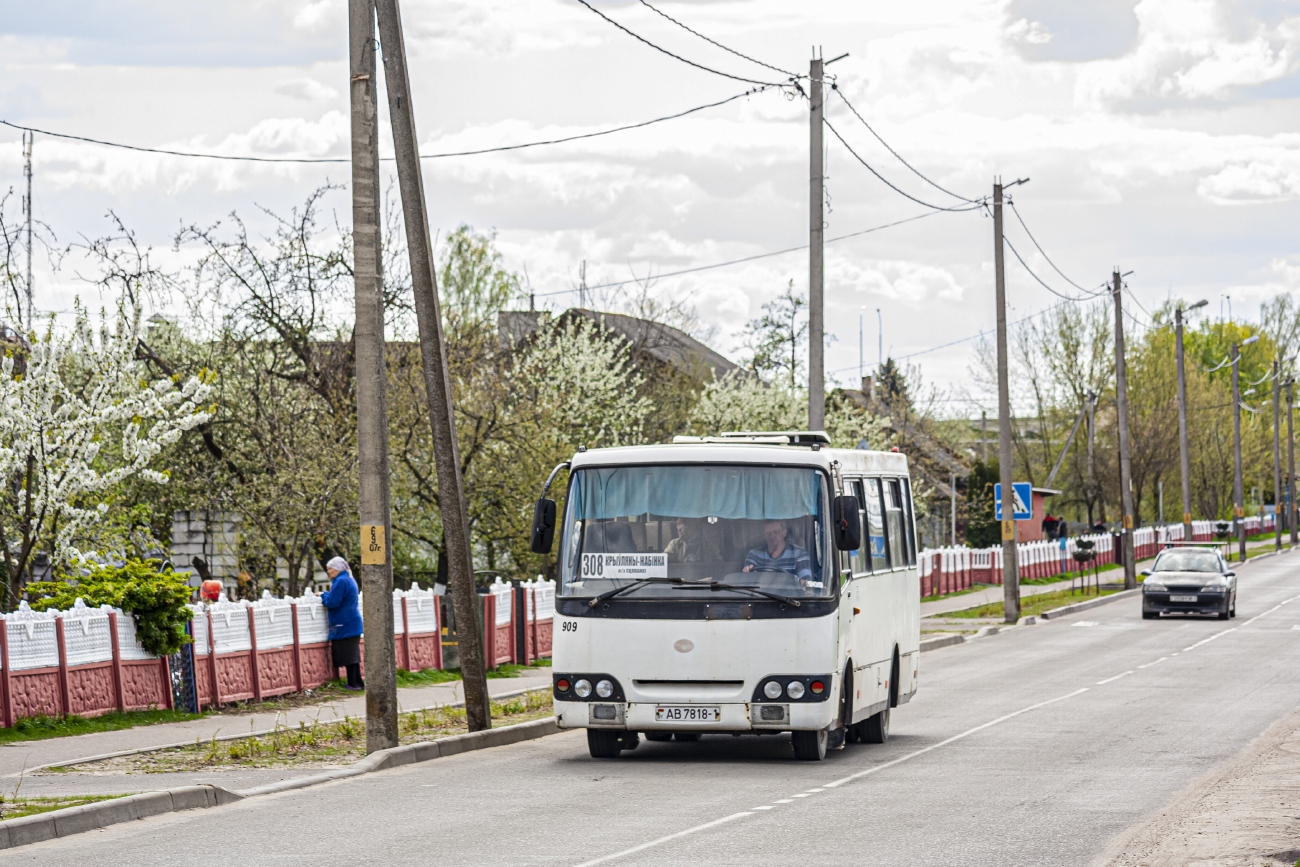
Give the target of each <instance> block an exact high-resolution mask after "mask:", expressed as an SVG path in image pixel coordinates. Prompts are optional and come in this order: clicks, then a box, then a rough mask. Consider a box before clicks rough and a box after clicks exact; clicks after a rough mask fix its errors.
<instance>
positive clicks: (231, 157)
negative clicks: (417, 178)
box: [0, 84, 784, 164]
mask: <svg viewBox="0 0 1300 867" xmlns="http://www.w3.org/2000/svg"><path fill="white" fill-rule="evenodd" d="M783 86H784V85H779V84H769V85H763V86H761V87H752V88H750V89H749V90H746V91H745V92H743V93H737V94H734V95H732V96H729V97H727V98H726V99H720V100H717V101H715V102H709V103H705V104H704V105H697V106H695V107H694V108H688V109H686V110H685V111H679V112H676V113H675V114H668V115H664V116H662V117H656V118H652V119H650V120H643V121H640V122H638V123H630V124H624V125H623V126H616V127H611V128H609V129H603V130H596V131H595V132H586V133H578V134H576V135H571V136H563V137H561V138H553V139H542V140H539V141H531V142H521V143H519V144H512V145H500V146H497V147H490V148H478V149H476V150H467V151H445V152H440V153H432V154H420V159H422V160H433V159H445V158H447V157H469V156H479V155H481V154H490V153H503V152H506V151H516V150H523V149H525V148H534V147H542V146H545V145H556V144H564V143H566V142H572V141H580V140H582V139H589V138H599V137H600V136H606V135H612V134H613V133H617V132H626V131H628V130H633V129H641V128H642V127H647V126H652V125H654V124H657V123H663V122H665V121H669V120H677V119H678V118H683V117H686V116H688V115H692V114H696V113H697V112H701V111H706V110H707V109H710V108H718V107H720V106H723V105H726V104H728V103H731V102H735V101H736V100H738V99H744V98H745V97H748V96H754V95H756V94H760V93H765V92H766V91H768V90H771V89H772V88H774V87H783ZM0 125H2V126H7V127H9V128H10V129H17V130H26V131H28V132H34V133H40V134H41V135H45V136H49V137H51V138H61V139H68V140H71V141H80V142H86V143H87V144H94V145H101V146H103V147H110V148H118V149H120V150H128V151H139V152H142V153H151V154H160V155H163V156H173V157H187V158H194V159H208V160H224V161H229V162H252V163H302V164H312V163H335V164H338V163H350V162H352V158H351V157H262V156H244V155H235V154H209V153H201V152H198V151H179V150H170V149H167V148H151V147H144V146H142V145H131V144H123V143H122V142H114V141H107V140H105V139H96V138H90V137H88V136H82V135H73V134H71V133H62V132H53V131H51V130H47V129H37V128H36V127H32V126H27V125H25V124H17V123H12V122H10V121H7V120H0ZM394 159H395V158H394V157H380V162H393V161H394Z"/></svg>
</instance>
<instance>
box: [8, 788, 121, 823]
mask: <svg viewBox="0 0 1300 867" xmlns="http://www.w3.org/2000/svg"><path fill="white" fill-rule="evenodd" d="M124 797H126V794H122V795H55V796H51V797H44V798H43V797H33V798H19V797H8V798H6V797H4V796H3V795H0V819H21V818H22V817H23V816H35V815H36V814H38V813H48V812H50V811H51V810H62V809H64V808H65V807H81V806H84V805H86V804H95V803H98V802H100V801H111V800H113V799H114V798H124Z"/></svg>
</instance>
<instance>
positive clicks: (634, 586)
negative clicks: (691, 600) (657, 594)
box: [587, 578, 690, 608]
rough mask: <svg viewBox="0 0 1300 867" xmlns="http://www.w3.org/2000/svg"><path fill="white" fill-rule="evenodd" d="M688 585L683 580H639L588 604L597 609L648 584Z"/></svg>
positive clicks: (593, 599) (596, 597) (616, 588)
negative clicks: (603, 603)
mask: <svg viewBox="0 0 1300 867" xmlns="http://www.w3.org/2000/svg"><path fill="white" fill-rule="evenodd" d="M688 583H690V582H688V581H683V580H682V579H681V578H638V579H637V580H635V581H633V582H632V583H631V584H624V585H623V586H622V587H615V588H614V589H613V590H606V591H605V592H604V593H602V594H600V595H599V596H593V597H591V599H590V600H589V601H588V602H587V607H588V608H595V607H596V606H597V605H599V604H600V603H602V602H604V601H605V600H606V599H613V598H614V597H615V596H618V595H619V594H620V593H627V592H628V591H629V590H636V589H637V588H638V587H644V586H645V585H647V584H688Z"/></svg>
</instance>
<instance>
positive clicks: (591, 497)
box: [560, 465, 834, 599]
mask: <svg viewBox="0 0 1300 867" xmlns="http://www.w3.org/2000/svg"><path fill="white" fill-rule="evenodd" d="M825 514H826V505H825V486H824V484H823V478H822V475H821V473H820V472H819V471H817V470H814V469H803V468H793V467H751V466H721V465H708V466H698V465H697V466H635V467H611V468H591V469H582V470H577V471H575V472H574V476H573V480H572V482H571V484H570V486H569V501H568V504H567V506H566V510H565V517H564V524H563V529H562V533H563V540H564V541H563V548H562V549H561V552H560V557H561V561H560V567H561V568H560V574H561V587H560V592H561V593H562V594H564V595H568V596H582V597H593V596H598V595H600V594H602V593H608V592H609V591H611V590H615V589H617V588H619V587H624V586H627V585H631V584H635V583H636V582H638V581H645V583H644V584H640V585H638V586H636V587H634V588H630V589H628V590H627V591H625V592H623V593H621V594H619V595H618V597H616V598H620V599H628V598H635V599H653V598H665V599H667V598H672V599H683V598H686V599H713V598H717V597H718V596H719V595H723V596H734V597H744V598H755V599H757V598H760V597H757V596H756V595H755V594H753V593H752V592H746V591H744V590H743V589H719V587H718V584H719V583H721V584H725V585H732V586H734V587H737V588H744V587H750V588H755V589H758V590H763V591H766V592H768V593H772V594H778V595H780V596H799V597H804V596H825V595H829V594H830V593H831V592H833V590H834V582H833V581H827V580H825V579H824V578H823V568H824V566H825V561H826V550H827V543H826V533H825V529H824V527H825V519H824V516H825Z"/></svg>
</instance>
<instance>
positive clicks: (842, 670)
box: [532, 432, 920, 761]
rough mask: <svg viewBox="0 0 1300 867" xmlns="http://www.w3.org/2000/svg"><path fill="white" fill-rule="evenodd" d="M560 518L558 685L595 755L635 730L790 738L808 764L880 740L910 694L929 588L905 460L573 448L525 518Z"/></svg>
mask: <svg viewBox="0 0 1300 867" xmlns="http://www.w3.org/2000/svg"><path fill="white" fill-rule="evenodd" d="M566 467H567V468H568V469H569V471H570V472H569V487H568V496H567V499H566V503H565V507H564V512H563V520H562V521H560V523H559V535H560V548H559V552H558V571H559V592H558V594H557V598H556V606H555V607H556V616H555V636H554V645H553V647H554V658H553V664H554V668H553V690H554V696H555V714H556V719H557V721H558V723H559V725H560V726H561V727H562V728H585V729H587V744H588V747H589V749H590V751H591V755H592V756H593V757H596V758H613V757H616V756H618V755H619V753H620V752H621V751H622V750H630V749H634V748H635V747H636V746H637V744H638V742H639V735H640V734H644V735H645V736H646V737H647V738H648V739H650V740H655V741H666V740H671V739H673V738H676V739H677V740H683V741H685V740H698V739H699V737H700V736H701V735H702V734H708V733H721V734H735V733H744V734H779V733H783V732H790V733H791V734H792V737H791V740H792V743H793V747H794V754H795V756H796V757H797V758H799V759H804V760H809V761H817V760H820V759H822V758H824V757H825V755H826V750H827V748H828V747H829V748H832V749H835V748H839V747H842V746H843V744H844V743H845V742H846V741H847V742H858V741H865V742H873V743H883V742H884V741H885V739H886V737H887V736H888V732H889V711H890V708H893V707H897V706H898V705H899V704H902V703H904V702H906V701H908V700H909V699H910V698H911V697H912V696H913V695H914V694H915V693H916V689H917V678H918V673H919V664H920V652H919V651H920V586H919V577H918V571H917V567H916V530H915V523H914V521H913V516H912V496H911V485H910V482H909V479H908V471H907V459H906V458H905V457H904V456H903V455H901V454H898V453H888V452H873V451H861V450H846V449H832V448H830V447H829V440H828V439H827V437H826V435H825V434H824V433H820V432H811V433H808V432H781V433H774V434H768V433H762V434H756V433H746V434H724V435H722V436H720V437H711V438H693V437H691V438H687V437H679V438H677V440H676V441H675V442H674V444H672V445H653V446H636V447H627V448H609V449H596V450H591V451H586V450H579V453H578V454H577V455H575V456H574V457H573V459H572V460H571V461H569V462H568V463H567V464H561V465H560V466H559V467H556V469H555V471H554V472H552V473H551V478H550V479H549V480H548V481H547V483H546V488H547V489H546V490H544V491H543V494H542V499H541V500H539V501H538V504H537V508H536V511H535V515H534V524H533V538H532V547H533V550H534V551H536V552H538V553H544V552H548V551H550V549H551V546H552V537H553V536H554V534H555V532H556V517H557V514H556V505H555V502H554V501H553V500H549V499H547V490H549V487H550V485H551V482H552V481H553V480H554V478H555V476H556V474H557V473H558V472H559V471H560V470H561V469H564V468H566Z"/></svg>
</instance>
